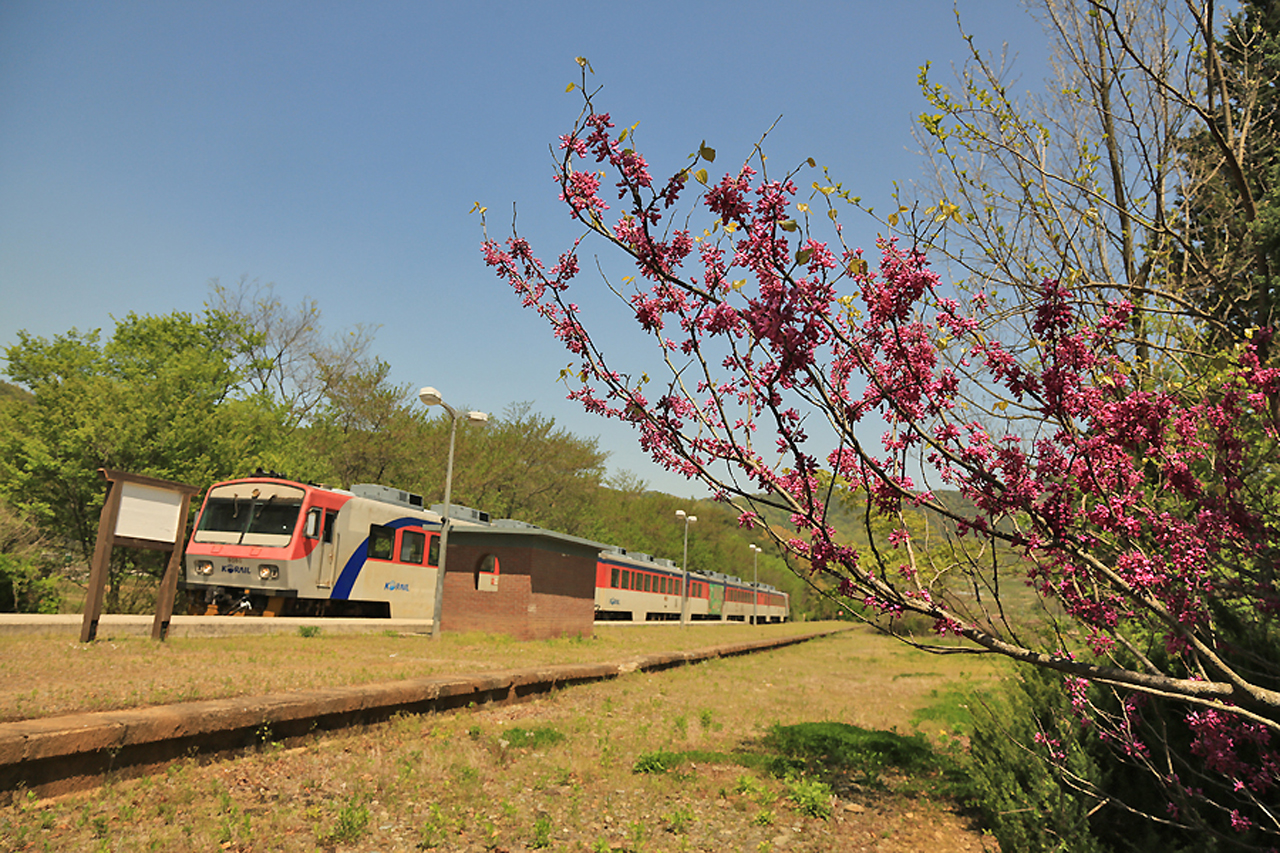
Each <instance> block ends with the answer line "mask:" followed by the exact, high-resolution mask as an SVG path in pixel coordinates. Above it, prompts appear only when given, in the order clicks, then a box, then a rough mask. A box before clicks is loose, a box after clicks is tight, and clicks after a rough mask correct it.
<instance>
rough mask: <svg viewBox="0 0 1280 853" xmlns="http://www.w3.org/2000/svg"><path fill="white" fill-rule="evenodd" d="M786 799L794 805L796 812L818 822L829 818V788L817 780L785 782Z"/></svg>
mask: <svg viewBox="0 0 1280 853" xmlns="http://www.w3.org/2000/svg"><path fill="white" fill-rule="evenodd" d="M785 784H786V787H787V797H788V798H789V799H790V800H791V802H793V803H795V804H796V811H798V812H800V814H803V815H808V816H809V817H813V818H817V819H818V820H827V819H828V818H830V817H831V800H832V797H833V794H832V793H831V786H830V785H828V784H827V783H826V782H819V781H818V780H817V779H804V778H800V779H788V780H786V783H785Z"/></svg>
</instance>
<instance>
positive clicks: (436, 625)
mask: <svg viewBox="0 0 1280 853" xmlns="http://www.w3.org/2000/svg"><path fill="white" fill-rule="evenodd" d="M418 399H419V400H421V401H422V403H423V405H426V406H441V407H443V408H444V410H445V411H446V412H448V413H449V462H448V464H446V466H445V471H444V513H443V515H444V518H442V519H441V521H440V566H439V568H438V569H437V570H436V571H437V574H436V602H435V608H434V610H433V611H432V619H431V639H433V640H438V639H440V619H441V616H442V614H443V612H444V564H445V558H446V557H447V556H448V554H449V528H450V527H452V526H453V522H452V521H451V520H450V518H449V492H450V490H451V489H452V488H453V439H454V436H455V435H456V434H457V432H458V414H459V413H458V410H457V409H455V408H454V407H453V406H450V405H449V404H448V403H446V402H445V401H444V398H443V397H441V396H440V392H439V391H437V390H436V389H434V388H430V387H428V388H423V389H422V390H421V391H419V392H418ZM464 417H465V418H466V419H467V421H468V422H469V423H473V424H484V423H488V422H489V416H488V415H487V414H485V413H484V412H467V413H465V415H464Z"/></svg>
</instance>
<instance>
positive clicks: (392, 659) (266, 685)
mask: <svg viewBox="0 0 1280 853" xmlns="http://www.w3.org/2000/svg"><path fill="white" fill-rule="evenodd" d="M841 627H845V626H842V625H838V624H835V623H808V624H801V623H793V624H789V625H775V626H767V627H761V628H753V627H751V626H741V625H719V626H692V625H691V626H688V627H686V628H684V629H680V628H679V627H676V626H654V627H643V628H636V627H629V628H612V627H602V628H599V629H597V630H596V634H595V636H593V637H588V638H580V637H572V638H568V637H566V638H561V639H555V640H541V641H533V642H524V643H522V642H518V641H516V640H513V639H512V638H510V637H507V636H505V635H486V634H475V633H468V634H445V635H444V636H443V637H442V638H441V639H440V640H438V641H432V640H429V639H427V638H426V637H423V636H418V635H400V634H394V633H387V632H379V633H374V634H367V635H350V634H345V635H342V634H326V633H324V632H323V631H321V630H320V629H319V628H311V627H310V626H302V627H300V628H299V630H298V632H297V633H295V634H292V635H289V634H278V635H269V636H253V637H250V636H229V637H222V638H192V637H175V638H171V639H169V640H168V641H166V642H164V643H157V642H154V641H152V640H150V639H148V638H145V637H109V636H108V637H104V638H101V639H99V640H97V641H95V642H93V643H80V642H77V641H76V640H75V639H73V638H70V637H66V636H14V635H8V636H0V722H6V721H12V720H23V719H29V718H32V717H40V716H49V715H54V714H67V713H74V712H78V711H106V710H115V709H119V708H130V707H140V706H146V705H164V704H171V703H174V702H189V701H199V700H205V699H221V698H227V697H232V696H245V695H261V694H264V693H274V692H287V691H297V690H306V689H312V688H320V687H331V686H342V685H351V684H369V683H376V682H387V681H397V680H403V679H408V678H424V677H430V676H435V675H442V674H459V673H466V672H485V671H494V670H509V669H519V668H522V667H532V666H549V665H556V664H570V663H594V662H600V661H615V660H618V661H620V660H625V659H627V658H629V657H632V656H635V655H641V654H651V653H656V652H663V651H672V650H679V649H693V648H704V647H708V646H714V645H719V644H722V643H732V642H740V641H743V640H747V639H759V638H762V637H779V636H794V635H796V634H805V633H811V632H814V631H820V630H823V629H824V628H841ZM108 671H109V672H110V673H111V677H110V678H103V677H102V674H103V673H104V672H108ZM706 713H711V712H710V711H707V712H706Z"/></svg>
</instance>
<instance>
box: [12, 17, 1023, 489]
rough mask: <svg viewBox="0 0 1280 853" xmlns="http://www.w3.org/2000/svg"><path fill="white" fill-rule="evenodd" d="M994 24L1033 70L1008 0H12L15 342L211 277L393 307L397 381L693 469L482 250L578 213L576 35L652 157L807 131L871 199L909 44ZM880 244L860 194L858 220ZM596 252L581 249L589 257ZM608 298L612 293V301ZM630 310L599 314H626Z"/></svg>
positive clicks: (907, 107)
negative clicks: (515, 222)
mask: <svg viewBox="0 0 1280 853" xmlns="http://www.w3.org/2000/svg"><path fill="white" fill-rule="evenodd" d="M956 9H958V11H959V13H960V16H961V18H962V20H963V21H964V24H965V28H966V29H967V30H968V31H969V32H971V33H973V34H974V35H975V36H976V38H977V39H978V43H979V44H980V45H982V46H984V47H986V48H989V49H992V50H996V51H998V50H1000V49H1001V46H1002V44H1004V43H1006V42H1007V43H1008V44H1009V45H1010V48H1011V50H1012V51H1013V52H1015V53H1016V54H1017V61H1016V64H1015V68H1016V69H1018V71H1019V73H1020V76H1019V78H1018V79H1019V81H1020V82H1019V85H1020V86H1022V87H1023V88H1027V89H1034V88H1038V86H1039V81H1040V80H1041V79H1042V78H1043V77H1044V70H1043V62H1044V38H1043V35H1042V33H1041V31H1040V28H1039V25H1038V24H1037V23H1036V22H1035V21H1034V20H1033V19H1031V18H1030V17H1029V16H1028V15H1027V13H1026V12H1025V11H1023V9H1022V7H1021V5H1020V4H1019V3H1018V2H1016V0H960V2H959V3H958V5H957V6H956V7H954V8H953V6H952V4H951V3H950V2H947V1H946V0H898V2H896V3H887V2H862V1H861V0H859V2H791V3H776V2H774V3H763V2H755V0H737V2H706V3H699V2H680V3H674V2H647V3H628V4H623V3H610V2H600V0H597V1H596V2H537V0H526V2H483V0H477V1H476V2H469V3H447V4H446V3H434V2H417V3H394V2H345V3H334V2H307V3H286V2H271V1H270V0H258V1H257V2H234V0H220V2H216V3H213V2H155V3H152V2H141V1H140V2H114V3H108V2H59V1H58V0H52V1H51V2H35V0H30V2H28V0H4V2H0V345H3V346H7V345H9V344H12V343H14V342H15V341H16V333H17V331H18V330H21V329H25V330H27V331H28V332H30V333H32V334H36V335H41V336H45V337H50V336H53V335H56V334H59V333H62V332H65V331H67V330H69V329H71V328H73V327H74V328H78V329H80V330H87V329H93V328H103V329H104V332H106V333H107V334H109V333H110V330H111V329H112V328H113V326H114V322H113V319H112V318H113V317H123V316H124V315H125V314H127V313H128V312H129V311H136V312H139V313H153V314H163V313H167V312H169V311H174V310H182V311H191V312H198V311H199V310H200V309H201V308H202V306H203V303H204V301H205V299H206V296H207V294H208V287H207V283H208V281H209V280H210V279H212V278H218V279H220V280H221V281H223V282H224V283H233V282H235V281H236V280H237V279H239V277H240V276H241V275H247V276H249V277H250V278H256V279H259V280H261V281H262V282H273V283H274V284H275V286H276V292H277V294H278V295H279V296H280V297H281V298H282V300H283V301H284V302H285V303H286V304H295V303H297V302H299V301H300V300H301V299H303V298H304V297H313V298H315V299H317V300H318V301H319V303H320V306H321V308H322V310H323V312H324V317H325V326H326V328H327V329H329V330H332V331H338V330H341V329H342V328H344V327H347V326H349V325H351V324H354V323H363V324H370V325H380V328H379V330H378V333H377V338H376V341H375V345H374V348H373V351H374V352H375V353H376V354H377V355H379V356H381V357H382V358H383V359H384V360H386V361H388V362H389V363H390V364H391V365H392V368H393V379H394V380H395V381H396V382H399V383H405V384H410V385H412V386H413V387H414V388H417V387H418V386H420V385H435V386H436V387H438V388H439V389H440V390H441V391H442V393H443V394H444V396H445V399H446V400H447V401H449V402H450V403H452V404H454V405H455V406H458V407H463V406H465V407H470V408H477V409H484V410H487V411H491V412H494V413H499V414H500V413H501V412H502V411H503V409H504V408H505V407H506V406H508V405H509V404H511V403H516V402H521V401H532V402H533V404H534V410H535V411H538V412H540V413H542V414H544V415H547V416H549V417H554V418H555V419H556V421H557V423H558V424H560V425H562V426H564V427H566V428H568V429H569V430H571V431H572V432H574V433H577V434H579V435H584V436H599V437H600V440H601V445H602V446H603V447H604V448H605V449H606V450H608V451H610V453H611V458H610V467H611V469H613V470H615V471H616V470H619V469H625V470H628V471H631V472H632V473H634V474H636V475H638V476H640V477H641V478H643V479H645V480H646V481H648V482H649V483H650V485H651V486H653V487H654V488H659V489H662V490H663V491H667V492H671V493H673V494H677V495H693V494H702V492H701V490H699V489H697V488H695V487H694V486H693V485H691V484H688V483H686V482H685V481H684V480H683V479H681V478H678V477H675V476H673V475H669V474H666V473H665V472H662V471H661V470H659V469H658V468H656V466H654V465H652V464H651V463H649V462H648V461H647V459H646V458H645V457H644V455H643V453H642V452H641V451H640V450H639V449H638V448H637V446H636V442H635V439H634V436H633V434H632V433H631V432H630V431H629V430H628V429H626V428H625V427H622V426H620V425H617V424H612V423H607V422H604V421H601V420H599V419H597V418H593V417H590V416H588V415H586V414H584V413H582V412H580V411H579V410H578V409H577V408H576V407H575V406H574V405H573V404H571V403H568V402H566V401H565V400H564V389H563V387H562V386H561V385H559V384H557V377H558V375H559V371H560V369H561V368H562V367H564V366H565V365H566V364H567V363H568V361H569V358H568V355H567V354H565V353H563V352H562V351H561V350H560V349H559V348H558V347H557V345H556V344H555V342H554V340H553V339H552V338H551V336H550V334H549V332H548V331H547V330H546V329H545V328H544V327H543V326H542V325H541V323H540V321H539V320H538V318H537V317H536V316H534V315H533V314H532V313H530V312H528V311H526V310H525V309H522V308H521V307H520V304H519V301H518V300H517V299H516V298H515V296H514V295H513V294H512V293H511V292H510V290H509V289H507V286H506V285H505V284H503V283H502V282H501V281H499V280H498V279H496V278H495V277H494V276H493V275H492V274H491V273H490V271H489V270H488V269H487V268H486V267H485V266H484V264H483V262H482V260H481V256H480V251H479V243H480V239H481V232H480V223H479V220H478V218H477V217H476V216H475V215H472V214H469V211H470V210H471V208H472V206H473V204H475V203H476V202H479V203H480V204H483V205H486V206H487V207H488V209H489V214H488V216H489V227H490V231H491V233H492V234H496V235H498V236H503V235H505V234H506V233H507V232H508V231H509V225H510V221H511V215H512V213H511V212H512V205H513V204H514V205H515V209H516V211H517V213H518V217H519V224H520V229H521V231H522V233H524V234H525V236H527V237H529V238H530V239H531V240H532V241H533V244H534V247H535V249H536V250H537V251H538V252H539V254H540V255H541V256H543V257H551V258H554V256H555V255H557V254H558V253H559V252H560V251H561V250H563V249H564V248H566V247H567V246H568V244H569V242H570V241H571V240H572V239H573V238H574V237H575V236H577V233H578V231H577V229H575V227H574V226H573V223H572V222H571V221H570V220H569V218H568V216H567V213H566V212H565V211H564V210H563V209H562V208H561V207H559V203H558V202H557V201H556V198H555V195H556V189H555V187H554V185H553V184H552V182H551V166H550V156H549V153H548V146H549V145H550V144H552V143H554V141H555V140H556V138H557V137H558V135H559V134H561V133H563V132H565V131H566V130H567V129H568V128H569V127H570V125H571V124H572V122H573V119H574V118H575V117H576V115H577V113H578V109H579V106H580V99H579V97H578V96H577V95H570V94H566V93H565V87H566V85H567V84H568V83H569V82H573V81H575V80H576V79H577V77H578V68H577V65H576V64H575V63H574V61H573V60H574V57H575V56H585V57H587V58H588V59H589V60H590V61H591V64H592V66H593V68H594V70H595V75H594V81H595V82H596V83H598V84H601V85H603V86H604V91H603V93H602V95H601V96H600V97H599V98H598V99H597V101H598V104H599V105H601V106H602V107H603V108H604V109H606V110H608V111H610V112H612V113H613V115H614V117H615V120H616V122H617V124H618V126H619V127H623V126H629V125H631V124H633V123H635V122H639V123H640V124H639V128H638V134H639V136H638V148H639V149H640V150H641V151H642V152H643V153H645V154H646V156H647V158H648V160H649V162H650V164H651V166H652V167H653V170H654V172H655V173H656V174H659V175H666V174H670V173H671V172H673V171H675V170H676V169H678V168H680V167H681V166H682V165H683V163H684V157H685V155H687V154H688V153H689V152H691V151H694V150H695V149H696V148H697V146H698V144H699V142H701V141H702V140H706V142H707V144H708V145H710V146H711V147H714V148H716V149H717V150H718V152H719V158H718V159H717V162H716V166H717V167H718V168H721V169H723V170H726V171H727V170H731V169H733V168H734V167H735V164H739V163H741V161H742V159H743V158H744V157H745V156H746V155H747V154H748V153H749V150H750V147H751V145H752V144H753V143H754V142H755V141H756V140H757V139H758V138H759V137H760V135H761V134H762V133H764V131H765V130H767V129H768V128H769V126H770V125H772V124H773V123H774V121H775V120H777V121H778V125H777V127H776V129H775V130H774V131H773V132H772V134H771V135H770V138H769V141H768V143H767V146H766V147H767V150H768V152H769V154H770V155H771V162H775V163H779V164H783V165H787V166H790V165H793V164H796V163H799V162H800V161H801V160H803V159H804V158H806V157H813V158H814V159H815V160H817V161H818V163H819V164H820V165H825V166H827V167H829V168H830V170H831V173H832V174H833V176H835V177H836V178H837V179H839V180H841V181H843V183H844V184H845V186H847V187H850V188H852V189H854V190H855V192H857V193H859V194H861V195H862V196H863V197H864V198H865V199H866V200H868V202H870V203H873V204H877V203H878V204H881V205H887V204H888V197H889V193H890V192H891V190H892V182H893V181H898V182H899V183H900V184H908V183H910V182H911V181H913V180H915V179H916V178H917V176H918V175H919V174H920V160H919V158H918V157H917V156H916V155H915V154H914V150H915V145H914V143H913V140H912V137H911V122H912V118H913V116H915V115H916V114H918V113H919V112H921V110H922V109H923V106H924V105H923V103H922V101H921V99H920V97H919V94H918V92H917V89H916V74H917V70H918V68H919V66H920V65H922V64H923V63H924V62H926V61H932V62H933V63H934V65H935V67H940V68H946V67H948V66H950V65H951V64H952V63H954V62H957V61H959V60H960V59H961V58H962V57H963V44H962V42H961V40H960V37H959V35H958V31H957V27H956V15H955V11H956ZM848 227H849V229H850V230H849V232H848V233H849V235H850V237H851V239H852V242H854V243H856V244H859V245H863V246H865V247H866V248H868V249H871V248H872V246H873V243H874V240H875V236H876V231H875V228H874V224H873V223H871V222H869V221H868V222H865V223H857V222H850V224H849V226H848ZM589 266H590V262H589V261H585V260H584V268H588V267H589ZM602 307H603V302H602ZM625 322H626V318H625V316H623V315H622V314H620V313H618V312H616V311H614V312H613V313H612V316H611V317H609V318H604V319H602V320H601V324H600V325H598V326H597V327H596V331H597V337H600V336H601V335H600V333H601V332H604V333H605V334H607V333H608V331H609V326H608V324H611V323H619V324H621V323H625Z"/></svg>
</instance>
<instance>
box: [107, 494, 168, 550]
mask: <svg viewBox="0 0 1280 853" xmlns="http://www.w3.org/2000/svg"><path fill="white" fill-rule="evenodd" d="M120 489H121V492H120V515H119V516H117V517H116V536H123V537H125V538H128V539H146V540H149V541H151V542H168V543H170V544H172V543H174V542H176V541H177V538H178V517H179V515H181V513H182V493H181V492H173V491H169V490H168V489H158V488H156V487H155V486H143V485H141V484H139V483H130V482H128V481H127V480H126V481H125V482H123V483H120Z"/></svg>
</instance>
